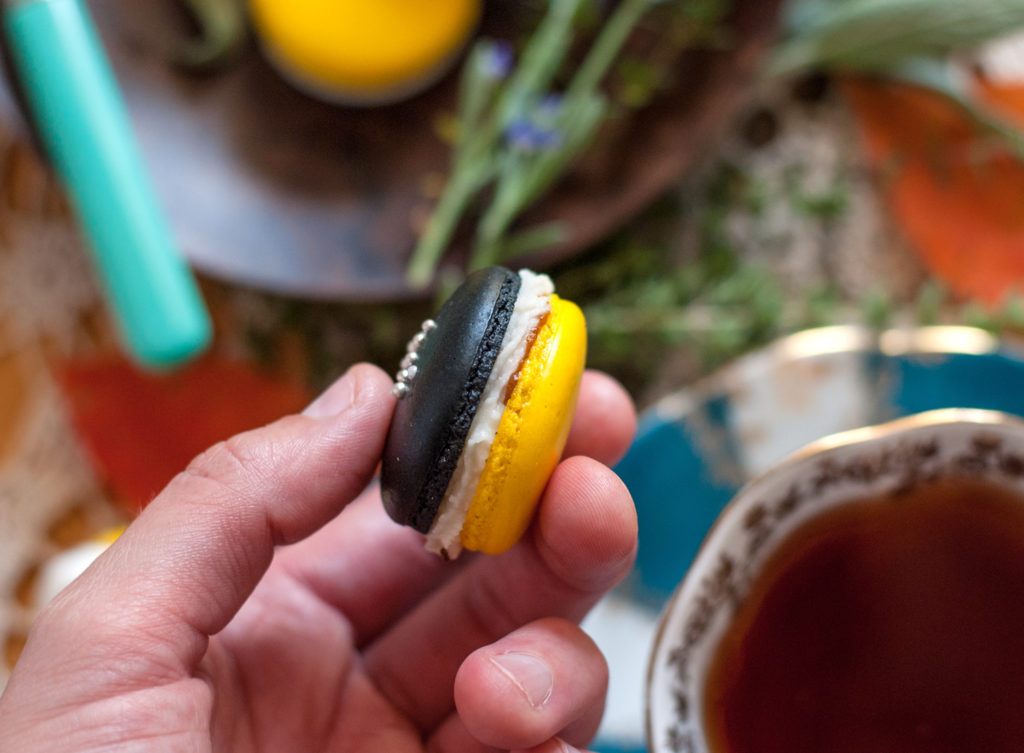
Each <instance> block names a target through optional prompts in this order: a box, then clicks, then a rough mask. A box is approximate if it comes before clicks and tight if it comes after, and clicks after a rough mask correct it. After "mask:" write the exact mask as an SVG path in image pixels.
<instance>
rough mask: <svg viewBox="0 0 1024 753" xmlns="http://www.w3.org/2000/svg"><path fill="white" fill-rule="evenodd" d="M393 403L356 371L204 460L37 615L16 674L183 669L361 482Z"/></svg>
mask: <svg viewBox="0 0 1024 753" xmlns="http://www.w3.org/2000/svg"><path fill="white" fill-rule="evenodd" d="M393 405H394V402H393V398H392V396H391V380H390V379H389V378H388V377H387V376H386V375H385V374H384V373H383V372H382V371H380V370H379V369H376V368H375V367H371V366H356V367H354V368H353V369H351V370H350V371H349V372H348V373H347V374H345V375H344V376H343V377H342V378H341V379H339V380H338V381H337V382H336V383H335V384H334V385H333V386H332V387H331V388H330V389H328V391H327V392H326V393H324V395H322V396H321V397H320V398H318V399H317V401H316V402H315V403H313V405H311V406H310V407H309V408H308V409H307V410H306V412H305V413H304V414H303V415H302V416H290V417H288V418H284V419H281V420H280V421H277V422H276V423H274V424H271V425H269V426H267V427H264V428H262V429H257V430H255V431H251V432H247V433H244V434H240V435H238V436H236V437H233V438H231V439H229V440H227V441H226V442H222V443H221V444H219V445H216V446H214V447H213V448H211V449H210V450H207V451H206V452H205V453H203V454H202V455H200V456H199V457H198V458H196V459H195V460H194V461H193V462H192V463H191V464H190V465H189V467H188V469H186V470H185V471H183V472H182V473H181V474H179V475H178V476H177V477H176V478H175V479H174V480H173V481H172V482H171V483H170V484H169V485H168V486H167V488H166V489H165V490H164V491H163V492H162V493H161V494H160V495H159V496H157V498H156V499H154V500H153V502H151V503H150V505H149V506H148V507H147V508H146V509H145V510H144V511H143V513H142V514H141V515H140V516H139V518H138V519H137V520H136V521H135V522H134V523H132V525H131V526H129V528H128V530H127V531H126V532H125V533H124V535H123V536H122V537H121V538H120V539H118V541H117V542H115V544H114V545H113V546H111V548H110V549H109V550H107V552H106V553H105V554H104V555H103V556H102V557H100V559H98V560H97V561H96V562H95V563H94V564H93V566H92V567H91V568H89V570H87V571H86V572H85V573H84V574H83V575H82V577H81V578H79V579H78V580H77V581H76V582H75V583H73V584H72V585H71V586H70V587H69V588H68V589H66V590H65V591H64V592H63V593H62V594H61V595H60V596H58V597H57V599H55V600H54V602H52V604H51V606H50V607H49V608H47V609H46V610H44V612H43V614H42V615H41V616H40V619H39V620H38V622H37V625H36V627H35V629H34V630H33V635H32V636H30V639H29V642H28V645H26V647H25V652H24V654H23V655H22V661H20V662H19V667H20V666H21V665H22V664H26V665H31V664H32V663H33V660H34V659H36V658H38V659H41V660H43V661H44V662H45V664H50V665H53V666H58V667H59V666H61V662H62V660H63V661H66V660H68V659H73V664H72V666H75V665H77V666H81V665H82V661H83V659H86V660H88V658H89V656H88V654H90V653H91V654H93V658H96V659H100V660H102V659H103V658H104V654H105V655H106V657H107V658H109V657H110V656H111V655H114V656H116V657H117V662H116V665H117V666H119V667H132V666H138V669H139V670H140V671H146V672H148V673H152V671H153V668H154V667H159V668H160V670H161V671H162V672H163V671H166V672H168V673H169V674H171V675H177V676H180V675H181V673H189V672H191V670H192V669H194V667H195V666H196V665H197V664H198V662H199V660H200V659H201V658H202V657H203V655H204V653H205V651H206V646H207V639H208V637H209V636H211V635H213V634H214V633H216V632H218V631H219V630H221V629H222V628H223V627H224V626H225V625H226V624H227V623H228V622H229V621H230V620H231V618H232V617H233V616H234V614H235V612H237V611H238V609H239V608H240V607H241V606H242V604H243V603H244V602H245V600H246V599H247V598H248V596H249V594H250V593H252V591H253V589H254V588H255V587H256V584H257V583H258V582H259V580H260V578H261V577H262V575H263V573H264V572H265V571H266V569H267V567H268V566H269V564H270V561H271V558H272V557H273V554H274V547H275V546H277V545H281V544H287V543H291V542H294V541H297V540H299V539H302V538H304V537H306V536H308V535H309V534H311V533H312V532H313V531H315V530H316V529H317V528H319V527H320V526H322V525H323V524H324V523H326V522H327V521H328V520H330V519H331V518H333V517H334V516H335V515H337V514H338V512H339V511H340V510H341V509H342V508H343V507H344V506H345V505H346V504H347V503H348V502H349V501H351V500H352V499H353V498H354V497H356V496H357V495H358V494H359V493H360V492H361V491H362V489H363V488H364V487H365V486H366V484H367V483H368V482H369V480H370V479H371V478H372V476H373V473H374V471H375V469H376V467H377V463H378V461H379V459H380V455H381V452H382V449H383V444H384V438H385V435H386V433H387V426H388V422H389V420H390V417H391V411H392V408H393ZM37 646H38V648H37ZM37 651H38V652H39V654H41V656H38V657H37V656H35V653H36V652H37ZM94 652H98V653H99V655H96V653H94ZM133 652H134V653H137V654H138V655H137V656H133V655H132V654H133ZM83 653H85V654H87V656H83ZM133 659H137V660H138V661H137V662H136V661H132V660H133ZM87 663H88V662H87ZM16 674H17V672H15V675H16ZM147 679H149V680H152V679H153V677H152V674H150V675H149V677H148V678H147ZM15 680H16V677H14V678H12V683H13V682H14V681H15Z"/></svg>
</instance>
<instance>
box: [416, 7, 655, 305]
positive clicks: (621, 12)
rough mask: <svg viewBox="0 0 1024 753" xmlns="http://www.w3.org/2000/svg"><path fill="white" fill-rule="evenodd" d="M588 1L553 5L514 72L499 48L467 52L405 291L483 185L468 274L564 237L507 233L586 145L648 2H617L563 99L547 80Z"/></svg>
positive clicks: (433, 261) (486, 45)
mask: <svg viewBox="0 0 1024 753" xmlns="http://www.w3.org/2000/svg"><path fill="white" fill-rule="evenodd" d="M585 2H586V0H551V3H550V5H549V7H548V11H547V13H546V15H545V16H544V18H543V20H542V21H541V24H540V26H539V27H538V28H537V30H536V31H535V33H534V34H533V36H532V37H531V39H530V41H529V42H528V43H527V46H526V48H525V49H524V50H523V53H522V55H521V56H520V61H519V64H518V66H516V68H515V70H514V71H511V72H510V71H509V70H508V68H507V64H508V63H509V62H510V61H509V59H508V58H509V56H510V51H509V49H508V48H507V47H506V46H503V45H501V44H500V43H498V42H494V41H489V40H484V41H481V42H480V43H478V44H477V46H476V48H475V49H474V50H473V52H472V53H471V55H470V57H469V60H468V62H467V65H466V68H465V70H464V73H463V80H462V90H461V100H460V111H459V129H458V135H457V137H456V142H455V145H454V148H453V161H452V170H451V175H450V177H449V180H448V183H447V185H446V187H445V190H444V192H443V194H442V196H441V198H440V200H439V202H438V205H437V207H436V209H435V211H434V213H433V215H432V217H431V220H430V222H429V224H428V226H427V228H426V230H425V231H424V233H423V235H422V236H421V238H420V241H419V243H418V245H417V247H416V249H415V251H414V253H413V256H412V259H411V261H410V264H409V267H408V270H407V280H408V282H409V283H410V285H412V286H415V287H421V286H424V285H426V284H428V283H429V282H430V281H431V279H432V278H433V276H434V274H435V271H436V269H437V265H438V263H439V261H440V259H441V256H442V255H443V253H444V251H445V250H446V248H447V246H448V244H449V242H450V241H451V238H452V235H453V234H454V232H455V229H456V226H457V225H458V223H459V221H460V219H461V218H462V216H463V215H464V214H465V212H466V211H467V209H468V207H469V206H470V204H471V203H472V202H473V201H474V200H475V199H476V198H477V197H478V196H480V195H481V194H482V193H483V192H484V191H485V190H486V189H490V201H489V204H488V205H487V207H486V208H485V209H484V211H483V213H482V215H481V218H480V221H479V224H478V226H477V231H476V235H475V238H474V243H473V251H472V254H471V258H470V263H469V267H470V269H475V268H478V267H482V266H487V265H488V264H493V263H495V262H497V261H501V260H502V259H504V258H507V257H508V256H509V255H511V254H513V253H514V254H517V255H518V254H522V253H526V252H528V251H531V250H535V249H536V248H538V247H540V246H541V245H547V244H550V243H552V242H553V241H556V242H557V241H558V240H561V239H562V238H563V237H564V236H563V234H562V231H561V230H560V229H558V228H557V227H554V226H546V227H543V228H532V229H529V230H526V231H522V232H520V233H519V234H517V235H513V236H511V237H509V236H508V230H509V228H510V227H511V225H512V223H513V222H514V221H515V219H516V217H517V216H518V215H519V214H520V213H521V212H522V211H523V209H524V208H526V207H527V206H529V205H530V204H532V203H533V202H534V201H536V200H537V199H538V198H539V197H540V196H541V195H542V194H544V193H545V192H546V191H547V190H548V189H549V188H550V187H551V186H552V184H554V183H555V181H556V180H558V178H559V177H561V176H562V175H563V174H564V173H565V172H566V170H567V169H568V168H569V167H570V166H571V165H572V164H573V162H574V160H575V159H576V157H578V156H579V154H580V152H582V151H583V150H584V149H585V148H586V146H587V145H588V144H589V143H590V142H591V139H592V138H593V136H594V134H595V133H596V131H597V129H598V126H599V125H600V124H601V122H602V121H603V120H604V118H605V117H606V116H607V113H608V110H609V105H608V100H607V98H606V97H605V95H604V94H603V93H602V92H601V91H600V85H601V82H602V80H603V79H604V77H605V75H606V74H607V72H608V70H609V68H610V67H611V65H612V64H613V63H614V62H615V60H616V59H617V57H618V55H619V52H620V51H621V49H622V46H623V45H624V44H625V42H626V40H627V39H628V38H629V36H630V33H631V32H632V30H633V29H634V28H635V27H636V25H637V24H638V23H639V21H640V19H641V18H642V17H643V15H644V14H645V12H646V11H647V10H648V8H649V7H650V6H651V5H652V4H653V2H654V0H622V2H621V3H620V4H619V5H618V6H617V8H616V9H615V11H614V12H613V14H612V16H611V17H610V18H609V19H608V22H607V23H606V24H604V26H603V27H602V29H601V31H600V33H599V34H598V36H597V38H596V40H595V41H594V43H593V45H592V46H591V48H590V50H589V51H588V53H587V55H586V57H585V58H584V60H583V62H582V64H581V65H580V67H579V68H578V69H577V71H576V73H575V74H574V75H573V77H572V79H571V81H570V82H569V84H568V86H567V87H566V89H565V92H564V94H562V95H557V94H555V93H553V92H552V83H553V81H554V79H555V76H556V75H557V74H558V72H559V71H560V70H561V68H562V65H563V63H564V61H565V56H566V54H567V53H568V50H569V48H570V46H571V42H572V41H573V29H574V21H575V19H576V17H577V14H578V13H579V12H580V10H581V8H582V7H583V6H584V5H585ZM505 74H509V75H505Z"/></svg>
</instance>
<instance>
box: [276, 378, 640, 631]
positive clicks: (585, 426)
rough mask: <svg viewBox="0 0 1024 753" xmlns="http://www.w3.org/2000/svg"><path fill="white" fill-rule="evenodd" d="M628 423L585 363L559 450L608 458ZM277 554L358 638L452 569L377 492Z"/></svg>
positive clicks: (624, 441)
mask: <svg viewBox="0 0 1024 753" xmlns="http://www.w3.org/2000/svg"><path fill="white" fill-rule="evenodd" d="M635 428H636V414H635V412H634V410H633V403H632V400H631V399H630V397H629V395H628V394H627V393H626V391H625V390H624V389H623V388H622V387H621V386H620V385H619V383H618V382H616V381H615V380H614V379H612V378H611V377H609V376H607V375H605V374H602V373H599V372H596V371H588V372H586V373H585V374H584V375H583V383H582V384H581V386H580V396H579V404H578V408H577V411H576V416H575V417H574V419H573V424H572V429H571V431H570V433H569V440H568V443H567V445H566V451H565V453H564V455H565V456H566V457H569V456H576V455H586V456H588V457H591V458H593V459H595V460H597V461H599V462H601V463H603V464H605V465H613V464H614V463H615V462H616V461H617V460H618V459H619V458H621V456H622V455H623V454H624V453H625V451H626V449H627V448H628V447H629V443H630V442H631V441H632V438H633V433H634V431H635ZM281 554H282V556H281V557H280V558H279V560H280V562H279V563H275V567H276V566H278V565H280V566H282V567H284V568H286V569H287V571H288V574H289V575H290V576H291V577H293V578H295V579H297V580H299V581H300V582H302V583H305V584H306V585H307V586H308V587H309V588H310V589H312V590H313V591H314V592H315V593H316V594H317V596H319V597H320V598H321V599H322V600H323V601H325V602H326V603H328V604H330V605H332V606H333V607H334V608H336V609H338V610H339V611H341V612H343V613H344V614H345V615H346V617H347V618H348V619H349V621H350V622H351V624H352V626H353V628H354V629H355V632H356V641H357V643H358V644H363V643H365V642H367V641H369V640H372V639H373V638H375V637H376V636H377V635H378V634H379V633H380V632H381V631H382V630H384V629H385V628H386V627H387V626H389V625H390V624H391V623H392V622H394V621H395V620H396V619H398V618H399V617H401V616H402V615H403V614H404V613H405V612H406V611H408V610H409V609H411V608H412V606H414V605H415V604H416V603H417V602H418V600H419V598H420V597H421V596H422V595H423V594H425V593H427V592H429V591H431V590H432V589H434V588H436V587H437V586H438V585H439V584H440V583H442V582H444V581H446V580H448V579H449V578H451V577H452V576H453V575H454V574H455V573H456V572H457V570H458V569H459V568H457V567H453V566H452V565H450V564H449V565H443V563H441V562H440V560H439V559H438V558H437V557H434V556H433V555H430V554H428V553H427V552H426V551H425V549H424V543H423V537H422V536H420V535H418V534H416V533H415V532H413V531H412V530H411V529H409V528H404V527H402V526H399V525H398V524H396V523H394V522H392V521H391V520H390V519H389V518H388V517H387V513H385V512H384V508H383V506H382V505H381V502H380V497H379V495H378V494H372V495H367V497H366V498H364V499H362V500H360V501H359V502H357V503H356V504H354V505H353V506H352V507H351V508H350V509H348V510H346V511H345V514H344V515H343V516H341V517H339V518H338V519H337V520H334V521H331V522H330V523H329V524H328V525H327V526H326V527H324V528H323V529H322V530H320V531H317V532H316V533H315V534H313V535H312V536H311V537H309V538H308V539H307V540H305V541H303V542H302V543H301V544H299V545H297V546H294V547H289V548H288V550H287V551H285V552H282V553H281ZM459 562H460V564H461V560H460V561H459ZM356 573H358V577H354V576H353V574H356Z"/></svg>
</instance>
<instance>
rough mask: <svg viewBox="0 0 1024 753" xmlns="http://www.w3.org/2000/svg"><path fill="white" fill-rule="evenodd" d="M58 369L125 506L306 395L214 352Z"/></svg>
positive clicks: (87, 441)
mask: <svg viewBox="0 0 1024 753" xmlns="http://www.w3.org/2000/svg"><path fill="white" fill-rule="evenodd" d="M57 371H58V379H59V381H60V383H61V385H62V387H63V389H64V392H65V395H66V397H67V400H68V403H69V407H70V411H71V415H72V420H73V422H74V425H75V429H76V430H77V432H78V434H79V436H80V438H81V440H82V443H83V444H84V446H85V448H86V450H87V452H88V453H89V454H90V456H91V457H92V459H93V461H94V464H95V465H96V467H97V470H98V472H99V473H100V475H101V476H102V477H103V478H104V480H105V481H106V482H107V484H108V485H109V486H110V488H111V490H112V491H113V493H114V495H115V497H116V498H117V500H118V502H119V503H121V504H122V505H124V506H125V507H126V508H127V509H128V511H129V513H135V512H137V511H138V510H139V509H141V507H143V506H144V505H145V504H146V503H148V502H149V500H150V499H151V498H152V497H153V496H154V495H155V494H156V492H158V491H159V490H160V489H162V488H163V487H164V486H165V485H166V484H167V482H168V481H170V480H171V479H172V478H173V477H174V475H175V474H177V473H178V472H179V471H181V470H182V469H184V468H185V466H186V465H187V464H188V462H189V461H190V460H191V459H192V458H193V457H195V456H196V455H197V454H199V453H200V452H202V451H203V450H204V449H206V448H207V447H210V446H211V445H213V444H216V443H217V442H218V441H220V440H222V439H226V438H228V437H230V436H232V435H233V434H237V433H238V432H240V431H244V430H247V429H251V428H254V427H257V426H261V425H263V424H266V423H269V422H270V421H273V420H274V419H277V418H279V417H281V416H283V415H286V414H288V413H295V412H297V411H299V410H301V409H302V408H303V407H304V406H305V405H306V404H307V403H308V402H309V398H310V396H309V394H308V391H307V390H306V389H305V388H304V387H302V386H300V385H297V384H294V383H289V382H284V381H281V380H278V379H275V378H272V377H270V376H267V375H266V374H263V373H260V372H259V371H257V370H255V369H254V368H253V367H252V366H250V365H247V364H243V363H238V362H228V361H223V360H216V359H214V358H212V357H211V358H206V359H204V360H202V361H200V362H198V363H196V364H194V365H191V366H189V367H188V368H186V369H183V370H181V371H179V372H176V373H174V374H170V375H166V376H157V375H153V374H146V373H143V372H140V371H139V370H137V369H136V368H135V367H134V366H133V365H132V364H131V363H129V362H127V361H125V360H121V359H119V358H112V359H110V360H104V361H98V362H87V363H82V362H77V363H76V362H70V363H64V364H60V365H59V366H58V368H57Z"/></svg>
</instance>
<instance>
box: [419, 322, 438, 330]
mask: <svg viewBox="0 0 1024 753" xmlns="http://www.w3.org/2000/svg"><path fill="white" fill-rule="evenodd" d="M420 328H421V329H422V330H423V331H424V332H430V330H432V329H436V328H437V322H435V321H434V320H433V319H427V320H426V321H425V322H423V324H422V325H420Z"/></svg>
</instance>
